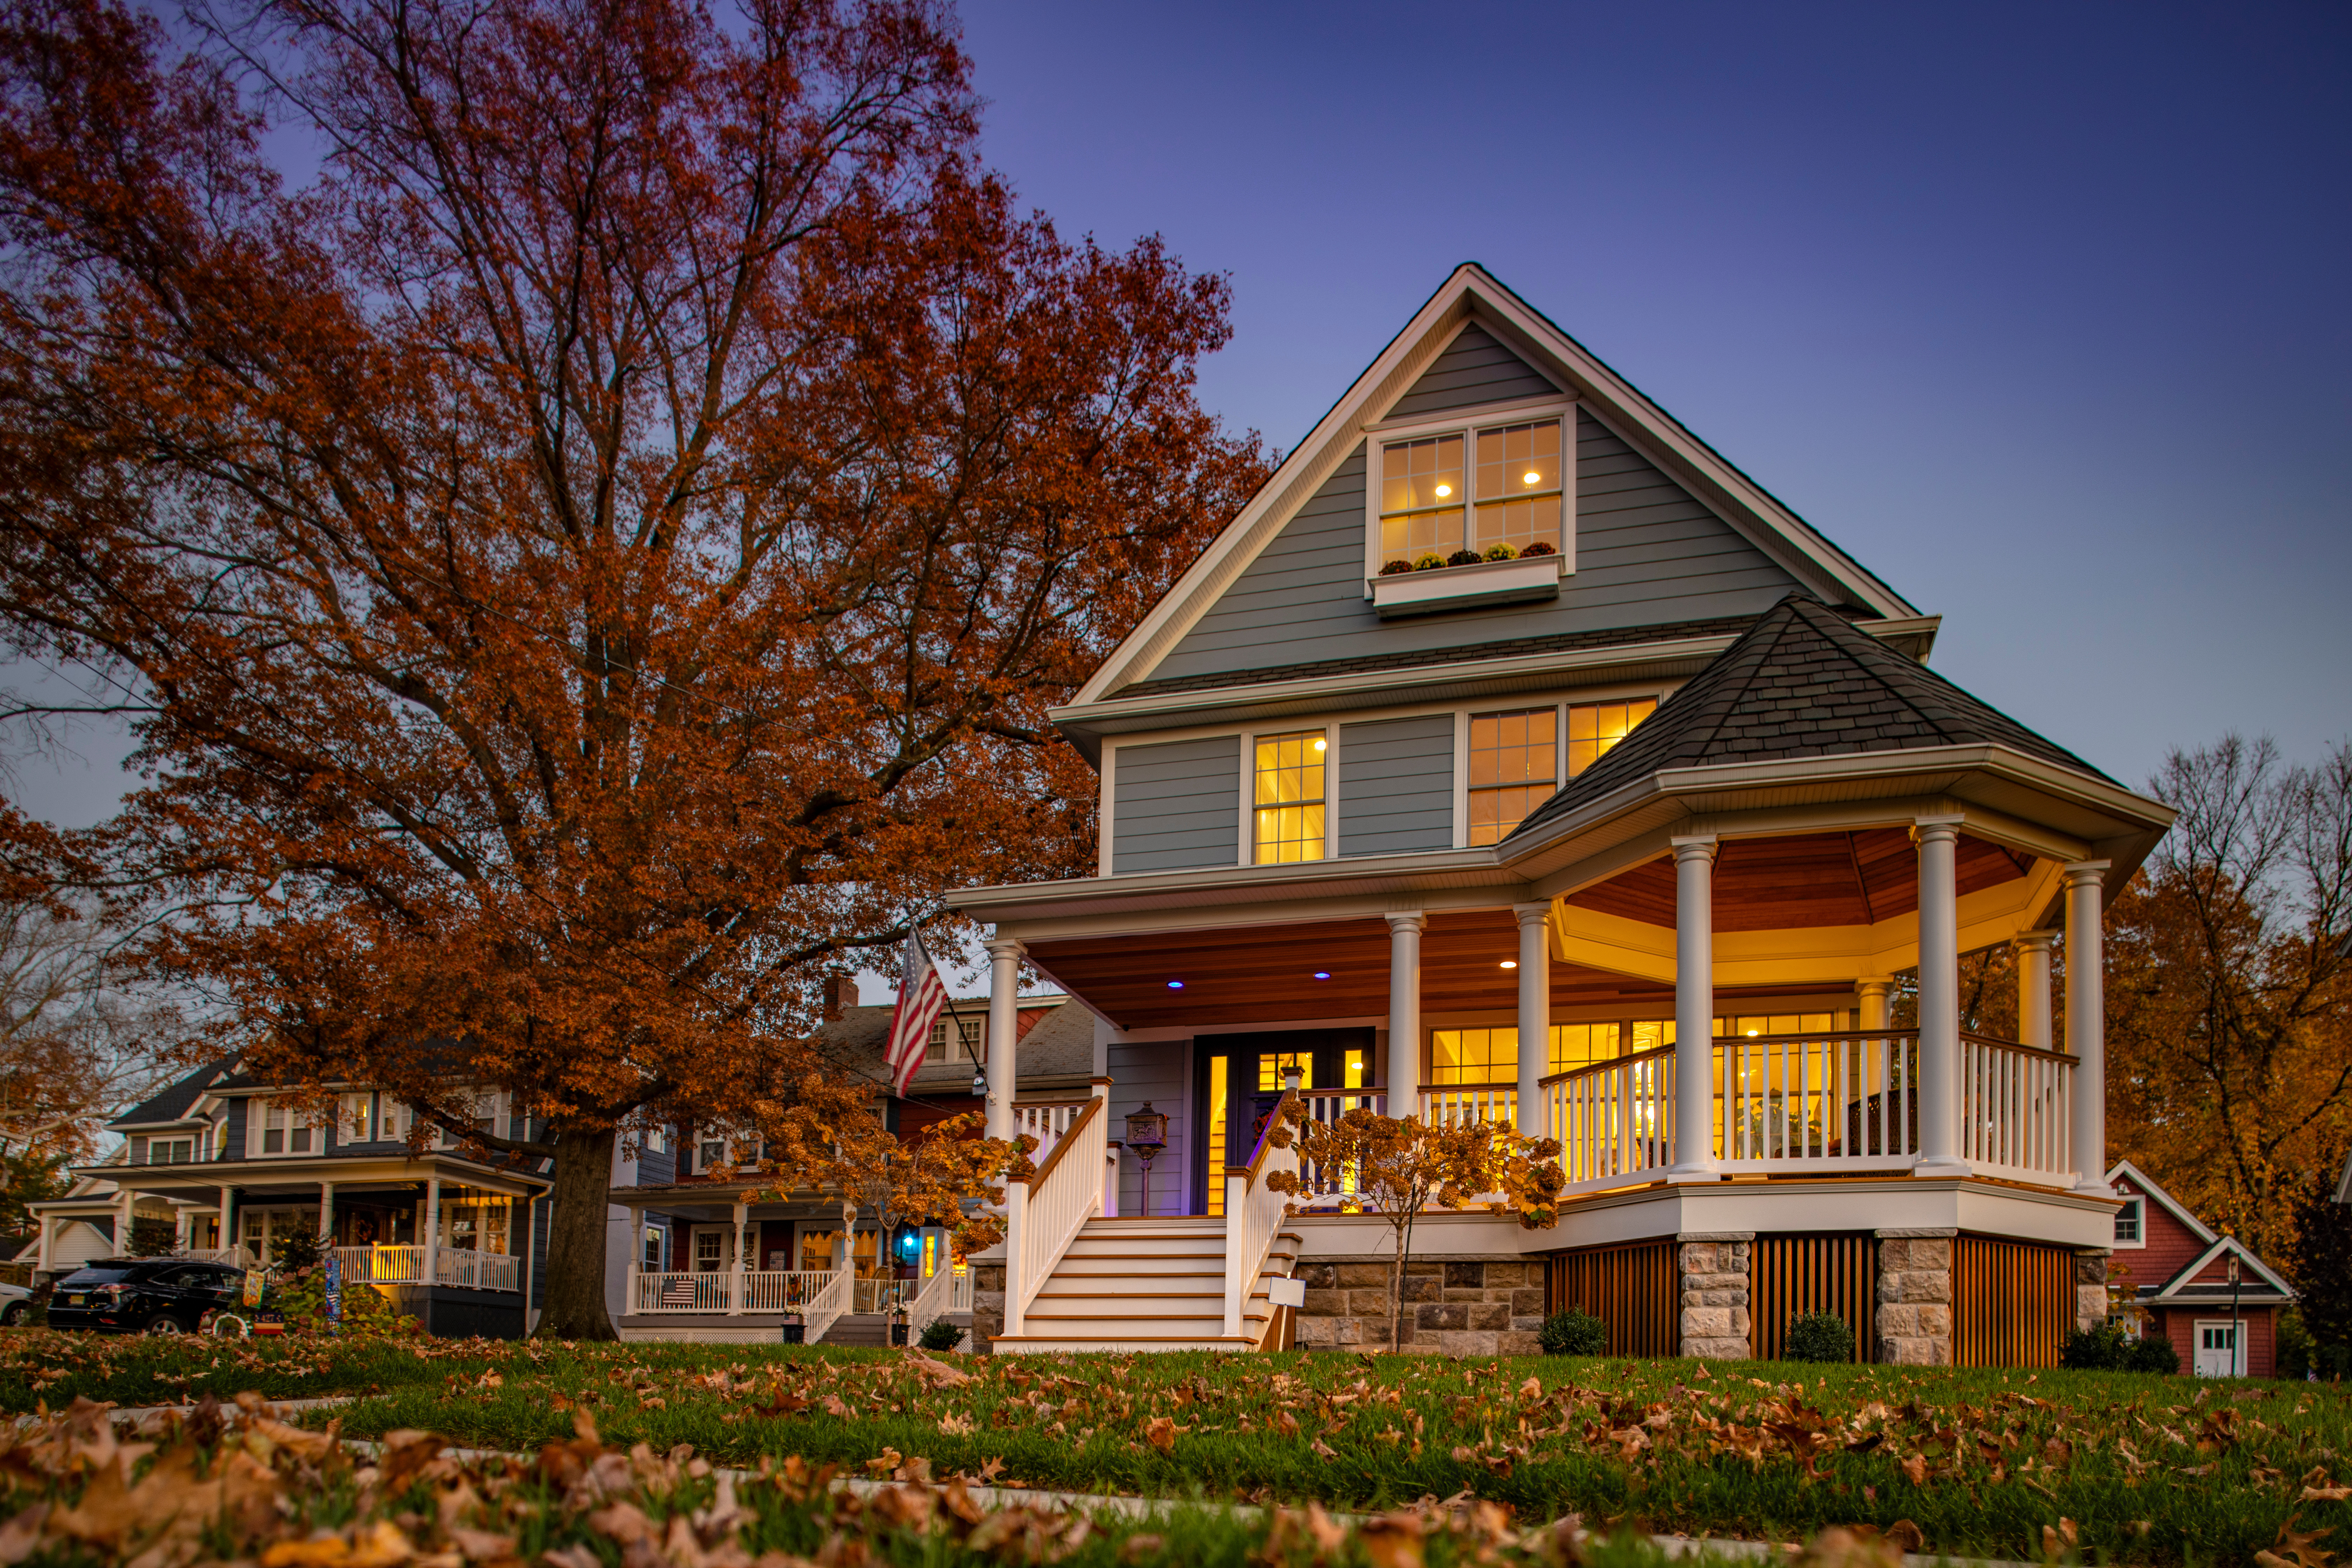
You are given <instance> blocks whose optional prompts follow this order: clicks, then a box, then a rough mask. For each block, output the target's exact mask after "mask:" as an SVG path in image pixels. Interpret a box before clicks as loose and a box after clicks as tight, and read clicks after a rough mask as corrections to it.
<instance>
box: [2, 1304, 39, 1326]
mask: <svg viewBox="0 0 2352 1568" xmlns="http://www.w3.org/2000/svg"><path fill="white" fill-rule="evenodd" d="M31 1310H33V1306H32V1303H31V1302H29V1301H11V1302H9V1303H8V1304H7V1305H6V1306H5V1307H0V1326H5V1327H7V1328H11V1329H13V1328H15V1327H16V1325H17V1324H19V1323H21V1322H23V1321H25V1314H26V1313H27V1312H29V1311H31Z"/></svg>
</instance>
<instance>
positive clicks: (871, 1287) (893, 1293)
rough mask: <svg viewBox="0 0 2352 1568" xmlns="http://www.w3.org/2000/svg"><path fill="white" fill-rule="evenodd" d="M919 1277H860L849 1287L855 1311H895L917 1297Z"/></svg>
mask: <svg viewBox="0 0 2352 1568" xmlns="http://www.w3.org/2000/svg"><path fill="white" fill-rule="evenodd" d="M922 1286H923V1282H922V1281H921V1280H919V1279H859V1280H856V1281H854V1282H853V1283H852V1284H851V1285H850V1288H849V1300H850V1308H849V1310H851V1311H853V1312H895V1311H897V1310H898V1309H899V1308H901V1307H903V1306H905V1305H906V1304H907V1303H908V1302H909V1301H912V1300H914V1299H915V1292H916V1291H918V1290H919V1289H922Z"/></svg>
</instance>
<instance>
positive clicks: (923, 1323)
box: [907, 1265, 971, 1344]
mask: <svg viewBox="0 0 2352 1568" xmlns="http://www.w3.org/2000/svg"><path fill="white" fill-rule="evenodd" d="M912 1283H915V1284H919V1285H920V1286H921V1289H919V1290H917V1291H916V1292H915V1295H914V1299H913V1300H910V1301H908V1303H907V1342H908V1344H913V1343H914V1342H917V1341H918V1340H919V1339H921V1338H922V1337H923V1331H924V1330H925V1329H928V1328H929V1327H930V1326H931V1325H932V1324H933V1323H935V1322H937V1321H939V1320H940V1319H941V1318H947V1317H952V1316H954V1315H955V1314H956V1313H958V1312H969V1311H971V1269H970V1268H965V1269H963V1270H962V1271H961V1273H959V1272H958V1271H957V1270H956V1269H955V1268H954V1267H953V1266H952V1265H950V1266H947V1267H943V1268H940V1271H939V1272H938V1273H936V1274H934V1275H932V1276H931V1277H930V1278H929V1279H923V1280H917V1281H912Z"/></svg>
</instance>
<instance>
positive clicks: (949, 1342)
mask: <svg viewBox="0 0 2352 1568" xmlns="http://www.w3.org/2000/svg"><path fill="white" fill-rule="evenodd" d="M916 1343H917V1344H919V1345H920V1346H922V1347H923V1348H924V1349H925V1350H927V1351H951V1350H953V1349H955V1348H956V1346H958V1345H960V1344H961V1343H963V1331H962V1330H961V1329H959V1328H957V1327H956V1326H955V1325H954V1324H953V1323H950V1322H949V1321H947V1320H946V1319H945V1318H933V1319H932V1320H931V1321H929V1322H928V1323H925V1324H924V1325H923V1333H922V1337H921V1338H920V1339H919V1340H917V1341H916Z"/></svg>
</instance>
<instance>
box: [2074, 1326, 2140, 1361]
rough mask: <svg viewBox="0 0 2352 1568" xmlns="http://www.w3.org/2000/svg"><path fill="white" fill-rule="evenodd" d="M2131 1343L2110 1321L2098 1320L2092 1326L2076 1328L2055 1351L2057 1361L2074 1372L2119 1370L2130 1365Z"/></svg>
mask: <svg viewBox="0 0 2352 1568" xmlns="http://www.w3.org/2000/svg"><path fill="white" fill-rule="evenodd" d="M2131 1352H2132V1342H2131V1340H2130V1338H2129V1336H2127V1335H2126V1334H2125V1332H2124V1331H2123V1330H2121V1329H2120V1328H2117V1327H2116V1325H2115V1324H2113V1323H2101V1324H2100V1325H2099V1326H2098V1327H2097V1328H2095V1329H2076V1330H2075V1331H2074V1332H2073V1333H2071V1334H2068V1335H2067V1336H2066V1346H2065V1348H2064V1349H2063V1350H2062V1351H2060V1352H2058V1364H2059V1365H2061V1366H2067V1367H2072V1368H2074V1370H2075V1371H2076V1372H2122V1371H2124V1370H2125V1369H2126V1367H2128V1366H2130V1365H2131Z"/></svg>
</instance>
